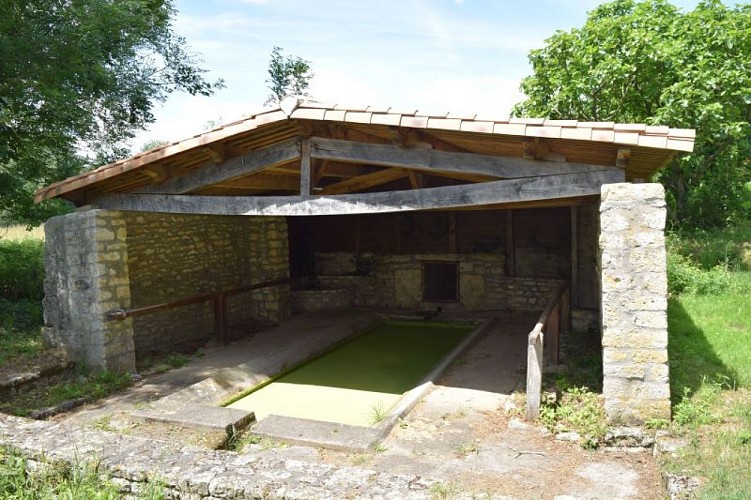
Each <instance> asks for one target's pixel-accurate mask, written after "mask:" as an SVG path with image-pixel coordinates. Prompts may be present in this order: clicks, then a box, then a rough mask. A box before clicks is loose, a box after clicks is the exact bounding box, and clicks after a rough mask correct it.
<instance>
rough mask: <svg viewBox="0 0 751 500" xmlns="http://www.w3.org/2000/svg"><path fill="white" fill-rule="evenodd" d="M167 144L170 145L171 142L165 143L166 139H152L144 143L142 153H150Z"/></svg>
mask: <svg viewBox="0 0 751 500" xmlns="http://www.w3.org/2000/svg"><path fill="white" fill-rule="evenodd" d="M165 144H169V141H165V140H164V139H151V140H150V141H146V142H144V143H143V145H142V146H141V152H144V151H149V150H151V149H154V148H158V147H159V146H164V145H165Z"/></svg>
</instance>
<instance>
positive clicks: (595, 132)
mask: <svg viewBox="0 0 751 500" xmlns="http://www.w3.org/2000/svg"><path fill="white" fill-rule="evenodd" d="M591 140H593V141H598V142H613V141H615V132H614V131H613V129H605V128H593V129H592V139H591Z"/></svg>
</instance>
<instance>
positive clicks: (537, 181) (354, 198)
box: [95, 169, 624, 215]
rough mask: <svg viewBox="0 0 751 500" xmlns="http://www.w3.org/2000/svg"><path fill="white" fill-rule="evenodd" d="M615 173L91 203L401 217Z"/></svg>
mask: <svg viewBox="0 0 751 500" xmlns="http://www.w3.org/2000/svg"><path fill="white" fill-rule="evenodd" d="M623 180H624V172H623V171H622V170H619V169H612V170H601V171H594V172H579V173H574V174H564V175H558V176H543V177H534V178H528V179H507V180H501V181H495V182H486V183H481V184H463V185H460V186H444V187H437V188H424V189H413V190H404V191H386V192H379V193H359V194H343V195H335V196H312V197H303V196H255V197H254V196H186V195H164V194H153V195H148V194H132V193H126V194H116V195H112V196H108V197H102V198H100V199H98V200H96V201H95V203H97V204H98V205H99V206H101V207H102V208H108V209H112V210H133V211H142V212H163V213H187V214H207V215H212V214H213V215H331V214H364V213H386V212H403V211H411V210H431V209H440V208H459V207H468V206H479V205H493V204H504V203H519V202H525V201H534V200H551V199H562V198H573V197H580V196H596V195H599V194H600V189H601V187H602V185H603V184H608V183H615V182H623Z"/></svg>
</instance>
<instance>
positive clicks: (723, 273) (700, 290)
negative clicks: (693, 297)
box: [667, 252, 730, 295]
mask: <svg viewBox="0 0 751 500" xmlns="http://www.w3.org/2000/svg"><path fill="white" fill-rule="evenodd" d="M667 265H668V269H667V270H668V291H669V292H670V294H671V295H677V294H681V293H695V294H697V295H709V294H717V293H720V292H723V291H725V290H727V289H728V287H729V286H730V276H729V274H728V271H727V270H726V269H724V268H722V267H719V266H717V267H713V268H711V269H709V270H703V269H701V268H700V267H699V266H698V265H697V264H696V263H694V262H692V261H691V260H689V259H688V258H687V257H685V256H683V255H681V254H677V253H672V252H670V253H668V262H667Z"/></svg>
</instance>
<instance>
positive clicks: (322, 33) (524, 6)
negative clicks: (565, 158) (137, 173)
mask: <svg viewBox="0 0 751 500" xmlns="http://www.w3.org/2000/svg"><path fill="white" fill-rule="evenodd" d="M599 3H602V2H601V1H597V0H515V1H514V0H379V1H376V0H326V1H320V0H319V1H312V0H307V1H306V0H212V1H206V0H175V2H174V6H175V8H176V9H177V14H176V17H175V21H174V28H175V30H176V32H177V33H178V34H179V35H181V36H183V37H185V39H186V42H187V45H188V49H189V50H190V52H192V53H194V54H196V56H197V57H199V58H200V59H201V61H202V62H201V63H200V66H201V67H202V68H205V69H206V70H208V72H207V73H206V77H207V79H210V80H213V79H216V78H223V79H224V81H225V84H226V88H224V89H221V90H219V91H217V92H216V93H215V94H214V95H212V96H210V97H196V96H190V95H187V94H173V95H172V96H170V97H169V98H168V100H167V101H166V102H165V103H164V104H158V105H157V106H156V109H155V113H154V114H155V116H156V119H157V120H156V123H154V124H153V125H152V126H151V127H150V128H149V129H148V130H146V131H144V132H141V133H139V134H138V135H137V136H136V138H135V139H134V140H133V141H132V142H131V146H132V148H133V149H134V151H139V150H140V149H141V146H142V145H143V144H144V143H146V142H148V141H152V140H167V141H172V140H179V139H183V138H186V137H190V136H192V135H195V134H197V133H200V132H202V131H203V130H205V129H207V128H208V126H209V124H210V123H228V122H231V121H234V120H236V119H237V118H240V117H242V116H246V115H249V114H253V113H256V112H258V111H260V110H262V109H263V103H264V102H265V101H266V98H267V96H268V94H269V90H268V88H267V83H266V79H267V78H268V73H267V68H268V62H269V58H270V54H271V51H272V49H273V48H274V46H279V47H282V48H283V49H284V54H285V55H294V56H299V57H302V58H303V59H306V60H308V61H310V65H311V68H312V70H313V73H314V75H315V76H314V78H313V80H312V81H311V84H310V89H309V90H310V93H311V95H312V97H313V98H314V99H316V100H318V101H322V102H326V103H330V104H350V105H358V106H362V105H372V106H378V107H392V108H393V109H394V110H399V111H409V112H413V111H415V110H419V111H421V112H427V113H447V112H453V113H472V114H474V113H479V114H482V115H487V116H493V117H496V118H501V119H502V118H505V117H507V116H508V115H509V112H510V110H511V107H512V106H513V105H514V104H515V103H517V102H519V101H520V100H522V99H523V98H524V96H523V94H521V93H520V91H519V84H520V83H521V80H522V78H524V77H525V76H527V75H529V74H530V73H531V67H530V66H529V63H528V59H527V55H528V54H529V51H530V50H532V49H536V48H541V47H543V46H544V43H545V39H546V38H548V37H549V36H551V35H552V34H554V33H555V31H556V30H570V29H571V28H574V27H579V26H582V25H583V24H584V22H585V20H586V17H587V12H588V11H590V10H592V9H593V8H595V7H596V6H597V5H598V4H599ZM672 3H674V4H675V5H678V6H679V7H683V8H684V9H692V8H693V7H694V6H695V4H696V3H697V2H696V0H678V1H676V0H673V2H672Z"/></svg>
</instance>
